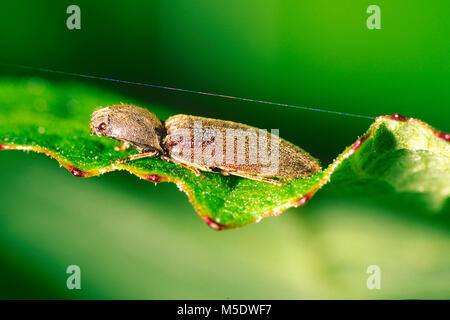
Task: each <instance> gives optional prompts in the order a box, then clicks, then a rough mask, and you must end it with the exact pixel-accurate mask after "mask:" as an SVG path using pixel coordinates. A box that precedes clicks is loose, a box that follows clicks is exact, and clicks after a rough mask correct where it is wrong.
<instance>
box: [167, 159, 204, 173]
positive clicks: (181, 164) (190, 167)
mask: <svg viewBox="0 0 450 320" xmlns="http://www.w3.org/2000/svg"><path fill="white" fill-rule="evenodd" d="M161 159H162V160H164V161H166V162H169V163H174V164H177V165H179V166H182V167H183V168H186V169H189V170H191V171H192V172H193V173H194V174H195V175H196V176H197V177H204V175H203V174H201V172H200V171H199V170H198V169H197V168H194V167H192V166H190V165H187V164H185V163H181V162H178V161H175V160H173V159H171V158H170V157H168V156H164V155H162V156H161Z"/></svg>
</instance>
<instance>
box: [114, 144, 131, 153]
mask: <svg viewBox="0 0 450 320" xmlns="http://www.w3.org/2000/svg"><path fill="white" fill-rule="evenodd" d="M129 147H130V144H129V143H128V142H122V144H121V145H120V146H114V150H116V151H125V150H127V149H128V148H129Z"/></svg>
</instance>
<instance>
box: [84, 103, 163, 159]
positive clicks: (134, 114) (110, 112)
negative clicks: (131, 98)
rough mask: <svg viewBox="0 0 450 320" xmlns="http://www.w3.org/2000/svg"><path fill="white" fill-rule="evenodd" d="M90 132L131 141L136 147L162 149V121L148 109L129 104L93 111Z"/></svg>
mask: <svg viewBox="0 0 450 320" xmlns="http://www.w3.org/2000/svg"><path fill="white" fill-rule="evenodd" d="M90 127H91V134H95V135H97V136H106V137H109V138H113V139H116V140H121V141H126V142H128V143H131V144H132V145H134V146H135V147H137V148H138V149H142V150H143V149H156V150H159V151H161V152H162V151H163V149H162V147H161V141H162V139H163V138H164V136H165V132H166V130H165V128H164V125H163V123H162V122H161V121H160V120H159V119H158V118H157V117H156V116H155V115H154V114H153V113H151V112H150V111H148V110H147V109H144V108H140V107H136V106H131V105H116V106H111V107H106V108H103V109H100V110H97V111H94V112H93V113H92V115H91V123H90Z"/></svg>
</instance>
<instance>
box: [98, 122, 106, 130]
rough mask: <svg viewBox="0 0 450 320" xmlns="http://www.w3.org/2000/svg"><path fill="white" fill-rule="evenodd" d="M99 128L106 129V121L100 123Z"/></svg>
mask: <svg viewBox="0 0 450 320" xmlns="http://www.w3.org/2000/svg"><path fill="white" fill-rule="evenodd" d="M98 129H99V130H100V131H104V130H105V129H106V123H104V122H102V123H100V124H99V125H98Z"/></svg>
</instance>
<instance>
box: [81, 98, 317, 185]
mask: <svg viewBox="0 0 450 320" xmlns="http://www.w3.org/2000/svg"><path fill="white" fill-rule="evenodd" d="M90 127H91V133H92V134H96V135H98V136H107V137H110V138H113V139H116V140H119V141H121V142H122V146H121V147H120V149H122V150H124V149H126V148H128V147H130V146H131V147H133V148H135V149H136V150H138V151H139V152H140V153H139V154H135V155H131V156H129V157H127V158H123V159H118V160H115V161H116V162H126V161H131V160H136V159H141V158H148V157H157V156H161V158H162V159H163V160H165V161H168V162H172V163H176V164H179V165H182V166H183V167H186V168H188V169H190V170H192V171H194V172H195V173H196V174H197V175H201V174H200V172H199V170H201V171H210V172H217V173H221V174H223V175H235V176H240V177H244V178H249V179H253V180H259V181H265V182H270V183H274V184H277V185H281V184H284V182H281V181H278V180H274V179H273V178H278V179H286V180H289V179H294V178H308V177H310V176H312V175H314V174H315V173H317V172H319V171H320V169H321V168H320V164H319V162H318V161H317V160H316V159H314V158H313V157H311V156H310V155H309V154H308V153H307V152H305V151H304V150H302V149H300V148H299V147H297V146H295V145H293V144H291V143H290V142H288V141H286V140H283V139H281V138H279V137H278V136H277V135H276V134H273V133H267V131H266V130H261V129H258V128H255V127H252V126H248V125H245V124H241V123H236V122H232V121H224V120H217V119H210V118H203V117H197V116H190V115H175V116H172V117H170V118H169V119H167V120H166V121H165V123H162V122H161V121H160V120H159V119H158V118H157V117H156V116H155V115H154V114H153V113H151V112H150V111H148V110H147V109H143V108H140V107H136V106H131V105H116V106H112V107H106V108H103V109H100V110H97V111H95V112H94V113H93V114H92V116H91V123H90Z"/></svg>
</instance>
